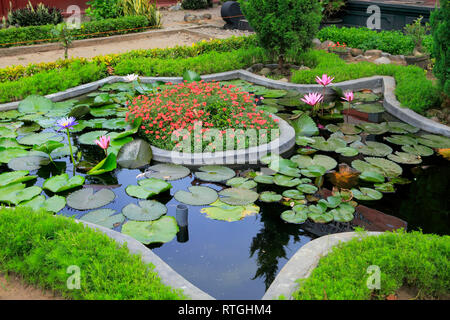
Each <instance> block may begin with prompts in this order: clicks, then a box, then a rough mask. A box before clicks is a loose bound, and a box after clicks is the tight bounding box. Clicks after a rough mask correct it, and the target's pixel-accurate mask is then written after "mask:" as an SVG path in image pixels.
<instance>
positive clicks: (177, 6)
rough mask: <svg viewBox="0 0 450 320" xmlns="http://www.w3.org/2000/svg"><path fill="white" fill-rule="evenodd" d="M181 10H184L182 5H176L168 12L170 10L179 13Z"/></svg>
mask: <svg viewBox="0 0 450 320" xmlns="http://www.w3.org/2000/svg"><path fill="white" fill-rule="evenodd" d="M181 9H182V8H181V4H180V3H178V4H176V5H174V6H171V7H169V9H167V10H168V11H179V10H181Z"/></svg>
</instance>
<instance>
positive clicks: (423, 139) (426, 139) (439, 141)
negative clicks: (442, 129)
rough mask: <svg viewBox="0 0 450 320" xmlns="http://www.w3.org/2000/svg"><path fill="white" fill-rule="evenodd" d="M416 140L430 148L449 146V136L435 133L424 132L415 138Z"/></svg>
mask: <svg viewBox="0 0 450 320" xmlns="http://www.w3.org/2000/svg"><path fill="white" fill-rule="evenodd" d="M417 141H418V142H419V143H420V144H422V145H424V146H427V147H430V148H441V149H446V148H450V138H447V137H443V136H438V135H435V134H424V135H421V136H420V137H418V138H417Z"/></svg>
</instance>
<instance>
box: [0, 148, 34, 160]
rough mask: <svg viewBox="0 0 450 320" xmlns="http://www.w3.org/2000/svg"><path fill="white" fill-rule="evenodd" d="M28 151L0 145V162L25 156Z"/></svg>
mask: <svg viewBox="0 0 450 320" xmlns="http://www.w3.org/2000/svg"><path fill="white" fill-rule="evenodd" d="M27 155H28V151H27V150H24V149H22V148H4V147H0V163H8V162H10V161H11V160H13V159H16V158H19V157H25V156H27Z"/></svg>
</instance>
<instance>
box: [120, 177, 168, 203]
mask: <svg viewBox="0 0 450 320" xmlns="http://www.w3.org/2000/svg"><path fill="white" fill-rule="evenodd" d="M138 184H139V185H138V186H134V185H129V186H128V187H127V188H126V189H125V191H126V193H127V194H128V195H129V196H131V197H135V198H140V199H148V198H149V197H153V196H155V195H157V194H160V193H162V192H164V191H167V190H170V189H171V188H172V185H171V184H170V183H167V182H166V181H165V180H161V179H155V178H149V179H144V180H139V181H138Z"/></svg>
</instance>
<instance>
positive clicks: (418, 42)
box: [404, 16, 430, 51]
mask: <svg viewBox="0 0 450 320" xmlns="http://www.w3.org/2000/svg"><path fill="white" fill-rule="evenodd" d="M422 19H423V17H422V16H420V18H417V19H416V20H414V22H412V23H410V24H407V25H406V26H405V28H404V29H405V34H406V35H408V36H410V37H411V39H412V40H413V42H414V48H415V49H417V50H419V51H420V50H422V42H423V39H424V37H425V35H426V34H427V33H428V32H429V31H430V25H429V23H425V24H424V25H422Z"/></svg>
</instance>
